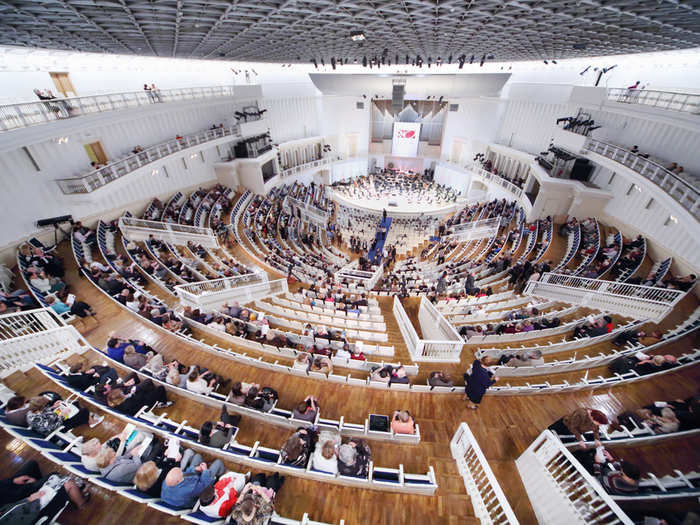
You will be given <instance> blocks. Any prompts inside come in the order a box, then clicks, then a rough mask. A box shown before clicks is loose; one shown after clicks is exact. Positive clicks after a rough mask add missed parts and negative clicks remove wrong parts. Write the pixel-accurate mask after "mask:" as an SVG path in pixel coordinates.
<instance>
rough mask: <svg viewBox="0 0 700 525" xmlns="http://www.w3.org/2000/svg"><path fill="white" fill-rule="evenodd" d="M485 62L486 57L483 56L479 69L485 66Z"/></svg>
mask: <svg viewBox="0 0 700 525" xmlns="http://www.w3.org/2000/svg"><path fill="white" fill-rule="evenodd" d="M485 61H486V55H482V57H481V62H480V63H479V67H481V66H483V65H484V62H485Z"/></svg>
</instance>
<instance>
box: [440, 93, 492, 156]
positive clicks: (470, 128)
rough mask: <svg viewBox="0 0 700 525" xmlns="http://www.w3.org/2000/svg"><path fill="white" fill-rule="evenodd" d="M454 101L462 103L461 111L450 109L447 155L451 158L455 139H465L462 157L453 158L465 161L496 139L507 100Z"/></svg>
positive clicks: (444, 145)
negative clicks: (504, 101)
mask: <svg viewBox="0 0 700 525" xmlns="http://www.w3.org/2000/svg"><path fill="white" fill-rule="evenodd" d="M450 104H458V105H459V109H458V110H457V111H448V112H447V118H446V119H445V127H444V129H443V134H442V153H441V156H442V157H443V158H449V157H450V156H451V152H452V146H453V144H454V141H455V140H461V141H463V143H464V146H463V147H462V154H461V158H460V159H452V160H453V161H456V162H459V163H460V164H465V163H468V162H471V160H472V158H473V157H474V155H475V154H476V153H483V152H484V149H483V148H482V147H481V146H482V145H483V144H488V143H489V142H493V141H494V140H495V139H496V133H497V131H498V127H499V124H500V121H501V118H502V113H503V106H504V103H503V102H502V101H499V100H495V99H483V100H480V99H457V100H450Z"/></svg>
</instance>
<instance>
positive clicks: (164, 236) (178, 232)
mask: <svg viewBox="0 0 700 525" xmlns="http://www.w3.org/2000/svg"><path fill="white" fill-rule="evenodd" d="M119 229H120V230H121V232H122V235H124V236H125V237H126V238H127V239H130V240H132V241H146V240H148V239H149V238H151V237H153V238H154V239H157V240H159V241H164V242H167V243H169V244H175V245H178V246H179V245H186V244H187V243H188V242H190V241H191V242H194V243H196V244H201V245H202V246H204V247H205V248H218V247H219V240H218V238H217V237H216V235H214V232H213V231H212V230H211V229H210V228H200V227H199V226H189V225H186V224H174V223H170V222H160V221H147V220H144V219H137V218H135V217H126V216H125V217H119Z"/></svg>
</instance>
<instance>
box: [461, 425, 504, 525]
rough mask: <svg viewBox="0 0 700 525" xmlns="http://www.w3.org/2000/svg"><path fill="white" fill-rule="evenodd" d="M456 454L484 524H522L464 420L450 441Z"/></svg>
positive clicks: (475, 509)
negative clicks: (519, 522)
mask: <svg viewBox="0 0 700 525" xmlns="http://www.w3.org/2000/svg"><path fill="white" fill-rule="evenodd" d="M450 450H451V451H452V457H453V458H454V459H455V461H456V462H457V469H458V470H459V473H460V475H461V476H462V478H463V479H464V487H465V488H466V489H467V495H468V496H469V497H470V498H471V501H472V507H473V508H474V514H475V515H476V517H477V518H478V519H479V520H480V521H481V523H483V524H484V525H518V519H517V518H516V517H515V513H514V512H513V509H512V508H511V506H510V504H509V503H508V499H507V498H506V496H505V494H503V490H501V486H500V485H499V484H498V480H497V479H496V476H494V474H493V471H492V470H491V467H490V466H489V464H488V461H486V458H485V457H484V454H483V452H482V451H481V448H480V447H479V444H478V443H477V441H476V438H475V437H474V434H472V431H471V429H470V428H469V425H467V424H466V423H460V424H459V427H458V428H457V432H455V435H454V436H453V437H452V441H450Z"/></svg>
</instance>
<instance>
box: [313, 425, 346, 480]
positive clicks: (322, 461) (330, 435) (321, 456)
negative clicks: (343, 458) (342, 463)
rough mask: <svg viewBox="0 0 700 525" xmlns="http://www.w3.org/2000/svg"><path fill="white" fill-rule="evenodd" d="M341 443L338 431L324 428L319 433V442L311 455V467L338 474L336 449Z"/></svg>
mask: <svg viewBox="0 0 700 525" xmlns="http://www.w3.org/2000/svg"><path fill="white" fill-rule="evenodd" d="M339 444H340V436H339V435H338V433H337V432H333V431H330V430H322V431H321V432H320V433H319V435H318V442H317V444H316V448H315V449H314V452H313V454H312V456H311V467H312V468H313V469H315V470H322V471H323V472H329V473H331V474H337V472H338V458H337V455H336V450H337V447H338V445H339Z"/></svg>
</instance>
